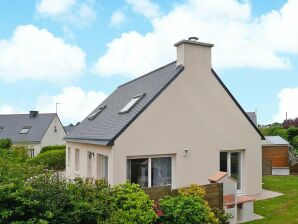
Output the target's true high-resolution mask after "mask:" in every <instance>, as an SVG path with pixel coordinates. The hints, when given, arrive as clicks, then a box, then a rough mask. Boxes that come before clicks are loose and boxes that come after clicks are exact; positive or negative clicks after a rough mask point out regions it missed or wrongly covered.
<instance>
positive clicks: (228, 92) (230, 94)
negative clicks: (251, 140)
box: [211, 69, 265, 140]
mask: <svg viewBox="0 0 298 224" xmlns="http://www.w3.org/2000/svg"><path fill="white" fill-rule="evenodd" d="M211 72H212V74H213V75H214V77H215V78H216V80H217V81H218V82H219V83H220V85H221V86H222V87H223V88H224V90H225V91H226V93H227V94H228V95H229V96H230V97H231V99H232V100H233V101H234V103H235V104H236V106H237V107H238V109H239V110H240V111H241V112H242V114H243V115H244V116H245V117H246V119H247V120H248V121H249V123H250V124H251V125H252V126H253V128H254V129H255V130H256V132H257V133H258V134H259V135H260V136H261V139H262V140H265V137H264V135H263V134H262V133H261V131H260V130H259V129H258V127H257V126H256V125H255V124H254V123H253V121H252V120H251V119H250V118H249V116H248V115H247V114H246V113H245V111H244V110H243V108H242V107H241V106H240V104H239V103H238V101H237V100H236V99H235V97H234V96H233V95H232V93H231V92H230V91H229V89H228V88H227V87H226V86H225V84H224V83H223V82H222V81H221V79H220V78H219V76H218V75H217V74H216V72H215V71H214V70H213V69H211Z"/></svg>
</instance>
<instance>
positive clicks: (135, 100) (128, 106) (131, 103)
mask: <svg viewBox="0 0 298 224" xmlns="http://www.w3.org/2000/svg"><path fill="white" fill-rule="evenodd" d="M144 96H145V93H143V94H140V95H137V96H134V97H133V98H132V99H131V100H130V101H129V102H128V103H127V104H126V105H125V106H124V107H123V108H122V109H121V110H120V111H119V114H123V113H128V112H129V111H130V110H131V109H132V108H133V107H134V106H135V105H136V104H137V103H138V102H139V101H140V100H141V99H142V98H143V97H144Z"/></svg>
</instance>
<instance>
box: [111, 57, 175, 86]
mask: <svg viewBox="0 0 298 224" xmlns="http://www.w3.org/2000/svg"><path fill="white" fill-rule="evenodd" d="M174 63H176V60H175V61H172V62H170V63H168V64H165V65H163V66H161V67H158V68H156V69H154V70H152V71H151V72H148V73H145V74H144V75H142V76H140V77H137V78H135V79H132V80H130V81H128V82H126V83H123V84H121V85H120V86H118V87H117V88H119V87H122V86H125V85H126V84H129V83H131V82H134V81H136V80H138V79H141V78H144V77H145V76H147V75H150V74H152V73H153V72H156V71H158V70H161V69H163V68H165V67H167V66H169V65H171V64H174Z"/></svg>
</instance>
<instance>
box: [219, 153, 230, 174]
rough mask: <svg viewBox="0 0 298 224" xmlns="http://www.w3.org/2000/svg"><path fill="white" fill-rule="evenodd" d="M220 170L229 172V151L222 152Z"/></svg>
mask: <svg viewBox="0 0 298 224" xmlns="http://www.w3.org/2000/svg"><path fill="white" fill-rule="evenodd" d="M219 166H220V167H219V170H220V171H222V172H228V153H227V152H220V165H219Z"/></svg>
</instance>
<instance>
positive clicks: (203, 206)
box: [159, 194, 218, 224]
mask: <svg viewBox="0 0 298 224" xmlns="http://www.w3.org/2000/svg"><path fill="white" fill-rule="evenodd" d="M159 204H160V209H161V211H162V212H163V215H162V216H161V217H160V218H159V219H160V220H159V221H160V223H163V224H189V223H192V224H201V223H218V219H217V218H215V217H214V213H213V212H211V210H210V208H209V207H208V205H207V203H206V202H205V201H204V200H203V199H202V198H200V197H198V196H194V195H184V194H178V195H177V196H175V197H171V196H165V197H164V198H162V199H160V200H159Z"/></svg>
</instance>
